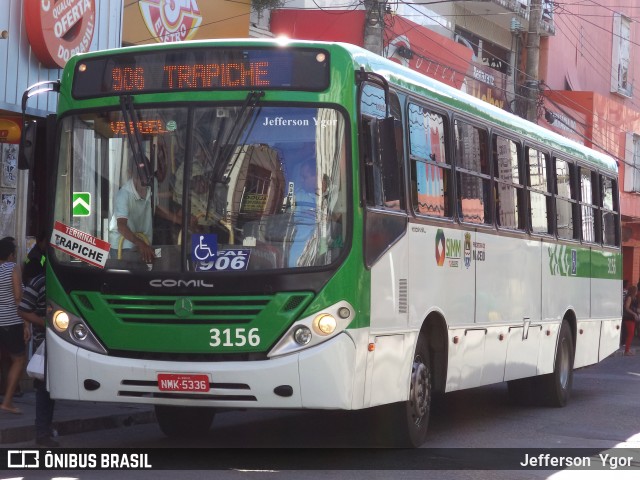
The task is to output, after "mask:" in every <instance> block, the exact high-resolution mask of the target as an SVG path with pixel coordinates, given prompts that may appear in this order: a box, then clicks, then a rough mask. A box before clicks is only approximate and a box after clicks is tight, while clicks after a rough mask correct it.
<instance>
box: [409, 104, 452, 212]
mask: <svg viewBox="0 0 640 480" xmlns="http://www.w3.org/2000/svg"><path fill="white" fill-rule="evenodd" d="M408 120H409V153H410V159H411V185H412V192H411V202H412V206H413V210H414V211H415V212H416V213H417V214H420V215H429V216H432V217H442V218H445V217H451V216H452V212H451V198H450V195H451V165H450V163H449V161H448V157H447V154H446V153H447V152H446V145H447V139H446V137H445V127H444V126H445V121H444V118H443V116H442V115H439V114H437V113H433V112H429V111H428V110H426V109H425V108H423V107H421V106H418V105H414V104H409V119H408Z"/></svg>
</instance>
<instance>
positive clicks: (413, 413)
mask: <svg viewBox="0 0 640 480" xmlns="http://www.w3.org/2000/svg"><path fill="white" fill-rule="evenodd" d="M432 395H433V373H432V371H431V360H430V358H429V349H428V347H427V341H426V338H425V337H424V336H420V338H419V339H418V344H417V345H416V352H415V355H414V356H413V362H412V365H411V379H410V385H409V400H407V401H406V402H400V403H394V404H392V405H389V408H391V409H392V411H391V415H390V416H389V418H390V419H391V422H392V424H393V426H392V429H393V430H392V432H393V433H392V435H393V436H394V437H395V438H394V442H393V443H394V444H395V445H396V446H403V447H419V446H421V445H422V444H423V443H424V442H425V440H426V438H427V429H428V427H429V414H430V413H431V399H432Z"/></svg>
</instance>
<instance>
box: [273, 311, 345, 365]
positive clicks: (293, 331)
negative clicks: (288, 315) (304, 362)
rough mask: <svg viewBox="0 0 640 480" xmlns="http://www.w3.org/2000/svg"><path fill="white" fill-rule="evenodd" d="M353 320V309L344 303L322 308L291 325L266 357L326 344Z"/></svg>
mask: <svg viewBox="0 0 640 480" xmlns="http://www.w3.org/2000/svg"><path fill="white" fill-rule="evenodd" d="M354 318H355V314H354V310H353V307H351V305H350V304H349V303H347V302H345V301H341V302H338V303H336V304H334V305H331V306H330V307H327V308H323V309H322V310H321V311H320V312H318V313H314V314H313V315H309V316H308V317H304V318H301V319H300V320H298V321H297V322H295V323H294V324H293V325H291V327H290V328H289V330H287V331H286V332H285V334H284V335H283V336H282V338H280V340H279V341H278V343H276V345H275V346H274V347H273V348H272V349H271V351H270V352H269V353H268V355H267V356H268V357H269V358H273V357H278V356H280V355H286V354H289V353H293V352H297V351H299V350H302V349H305V348H311V347H313V346H315V345H318V344H320V343H323V342H326V341H327V340H329V339H331V338H333V337H335V336H336V335H338V334H339V333H340V332H342V331H344V330H345V329H346V328H347V327H348V326H349V324H350V323H351V322H352V321H353V319H354Z"/></svg>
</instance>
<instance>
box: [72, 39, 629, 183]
mask: <svg viewBox="0 0 640 480" xmlns="http://www.w3.org/2000/svg"><path fill="white" fill-rule="evenodd" d="M214 45H225V46H236V47H237V46H243V45H251V46H255V47H274V46H276V47H282V48H286V47H322V48H326V49H328V50H330V51H333V52H336V51H337V50H342V51H343V52H345V53H347V55H349V56H350V57H351V59H352V61H353V64H354V69H355V70H359V69H360V68H361V67H363V68H364V69H365V70H368V71H373V72H376V73H379V74H381V75H383V76H384V77H385V78H386V79H387V80H388V81H389V82H390V83H391V84H393V85H397V86H399V87H402V88H405V89H407V90H409V91H412V92H415V93H416V95H421V96H424V97H426V98H429V99H431V100H434V101H437V102H439V103H442V104H444V105H445V106H447V107H449V108H452V109H454V110H457V111H459V112H465V113H469V114H471V115H474V116H477V117H479V118H481V119H482V120H483V121H485V122H488V123H490V124H493V125H496V126H500V127H504V128H505V129H508V130H512V131H515V132H516V133H518V134H519V135H522V136H525V137H527V138H529V139H530V140H531V141H533V142H538V143H540V144H544V145H547V146H550V147H551V148H554V149H555V150H557V151H558V152H561V153H565V154H567V155H571V156H573V157H576V158H578V159H580V160H582V161H583V162H585V163H586V164H589V165H591V166H594V167H596V168H600V169H602V170H607V171H610V172H614V173H617V171H618V166H617V162H616V160H615V159H614V158H613V157H611V156H610V155H607V154H605V153H602V152H598V151H596V150H593V149H591V148H588V147H586V146H584V145H582V144H580V143H578V142H575V141H573V140H570V139H568V138H565V137H563V136H562V135H559V134H557V133H555V132H553V131H551V130H548V129H546V128H544V127H541V126H539V125H537V124H535V123H532V122H529V121H528V120H525V119H523V118H521V117H518V116H517V115H514V114H512V113H509V112H507V111H505V110H502V109H500V108H498V107H495V106H493V105H491V104H489V103H487V102H484V101H482V100H480V99H478V98H476V97H474V96H472V95H469V94H467V93H465V92H462V91H460V90H457V89H455V88H453V87H450V86H449V85H446V84H444V83H442V82H439V81H438V80H435V79H433V78H430V77H427V76H425V75H422V74H421V73H418V72H416V71H414V70H411V69H409V68H407V67H404V66H402V65H400V64H398V63H395V62H393V61H391V60H388V59H386V58H383V57H381V56H379V55H376V54H374V53H372V52H370V51H368V50H365V49H364V48H361V47H358V46H356V45H351V44H347V43H340V42H321V41H307V40H280V39H275V40H274V39H254V38H251V39H219V40H193V41H186V42H176V43H164V44H154V45H139V46H131V47H122V48H118V49H111V50H102V51H97V52H87V53H83V54H79V55H76V56H74V57H72V58H71V60H70V61H69V62H68V63H67V65H66V68H65V72H66V73H68V74H69V75H71V72H72V71H73V69H74V68H75V64H76V63H77V62H78V61H80V60H81V59H84V58H90V57H98V56H104V55H114V54H122V53H126V52H127V51H132V52H133V51H145V50H165V51H166V50H167V49H181V48H186V47H198V46H202V47H205V46H214Z"/></svg>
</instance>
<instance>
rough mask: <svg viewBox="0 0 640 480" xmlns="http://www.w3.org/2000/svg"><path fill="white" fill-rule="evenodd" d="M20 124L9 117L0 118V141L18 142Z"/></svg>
mask: <svg viewBox="0 0 640 480" xmlns="http://www.w3.org/2000/svg"><path fill="white" fill-rule="evenodd" d="M20 130H21V129H20V124H19V123H18V122H16V121H15V120H11V119H9V118H0V143H20Z"/></svg>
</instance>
